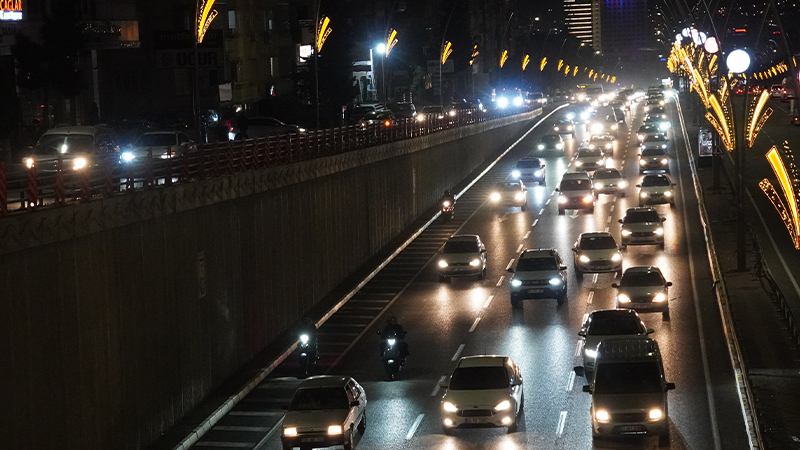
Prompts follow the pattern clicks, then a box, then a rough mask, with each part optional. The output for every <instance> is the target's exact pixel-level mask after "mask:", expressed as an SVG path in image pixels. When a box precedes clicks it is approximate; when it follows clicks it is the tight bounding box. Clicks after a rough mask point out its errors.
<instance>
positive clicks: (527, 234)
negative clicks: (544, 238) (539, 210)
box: [522, 230, 531, 239]
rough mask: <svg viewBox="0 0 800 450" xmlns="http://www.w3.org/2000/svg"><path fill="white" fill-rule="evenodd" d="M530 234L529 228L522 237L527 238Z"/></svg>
mask: <svg viewBox="0 0 800 450" xmlns="http://www.w3.org/2000/svg"><path fill="white" fill-rule="evenodd" d="M530 235H531V232H530V230H529V231H528V232H527V233H525V236H523V237H522V239H528V236H530Z"/></svg>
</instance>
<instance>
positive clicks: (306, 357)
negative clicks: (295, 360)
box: [298, 333, 319, 377]
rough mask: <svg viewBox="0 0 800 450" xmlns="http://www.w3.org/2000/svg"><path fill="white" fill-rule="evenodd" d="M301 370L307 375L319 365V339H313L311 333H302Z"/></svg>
mask: <svg viewBox="0 0 800 450" xmlns="http://www.w3.org/2000/svg"><path fill="white" fill-rule="evenodd" d="M298 348H299V349H300V357H299V363H300V370H301V372H302V373H303V376H304V377H307V376H308V375H309V374H310V373H311V372H312V371H313V370H314V367H316V365H317V361H318V360H319V353H318V352H317V341H316V339H312V338H311V335H310V334H309V333H301V334H300V344H299V345H298Z"/></svg>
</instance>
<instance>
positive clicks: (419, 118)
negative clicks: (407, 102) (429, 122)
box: [417, 115, 425, 122]
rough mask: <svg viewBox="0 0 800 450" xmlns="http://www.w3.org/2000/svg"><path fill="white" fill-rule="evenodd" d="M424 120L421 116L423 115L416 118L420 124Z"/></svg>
mask: <svg viewBox="0 0 800 450" xmlns="http://www.w3.org/2000/svg"><path fill="white" fill-rule="evenodd" d="M424 120H425V116H423V115H419V116H417V122H422V121H424Z"/></svg>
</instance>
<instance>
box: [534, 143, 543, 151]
mask: <svg viewBox="0 0 800 450" xmlns="http://www.w3.org/2000/svg"><path fill="white" fill-rule="evenodd" d="M536 148H538V149H539V150H544V144H539V145H537V146H536Z"/></svg>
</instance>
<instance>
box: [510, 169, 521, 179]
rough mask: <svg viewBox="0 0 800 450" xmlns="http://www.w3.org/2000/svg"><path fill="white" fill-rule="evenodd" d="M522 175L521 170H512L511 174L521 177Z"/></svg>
mask: <svg viewBox="0 0 800 450" xmlns="http://www.w3.org/2000/svg"><path fill="white" fill-rule="evenodd" d="M520 175H522V174H521V173H520V171H519V170H512V171H511V176H512V177H514V178H519V177H520Z"/></svg>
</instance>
